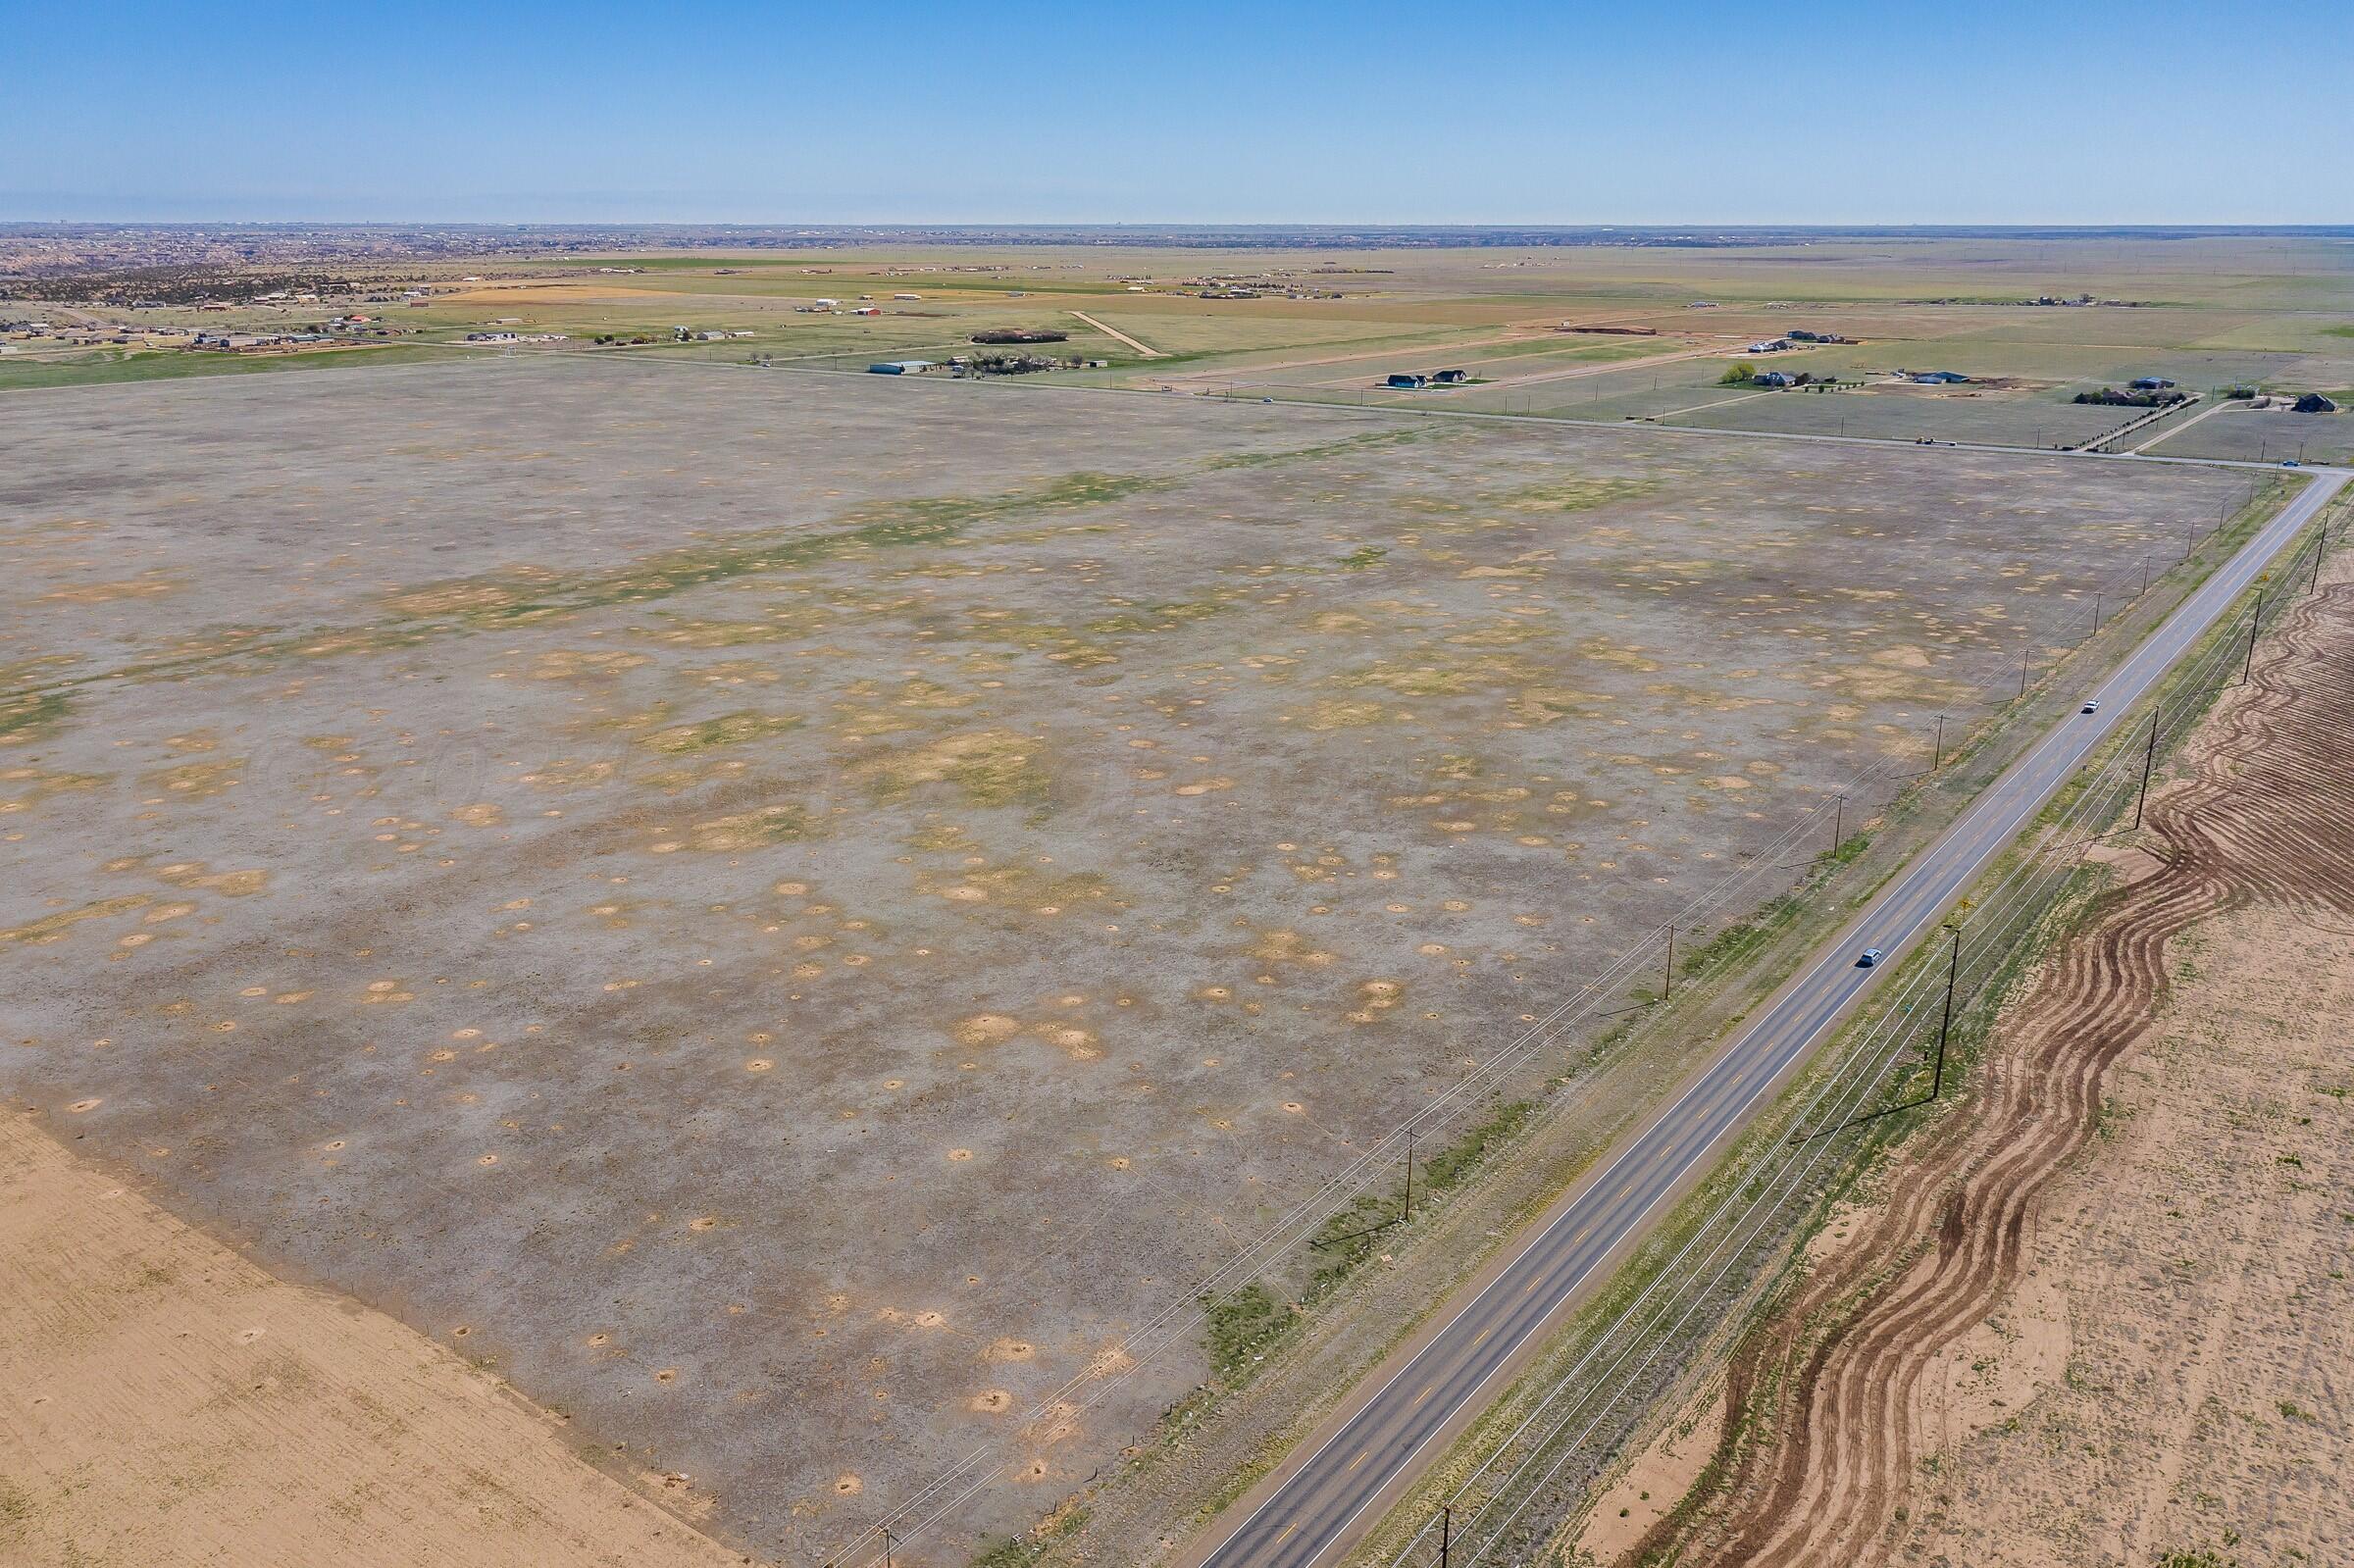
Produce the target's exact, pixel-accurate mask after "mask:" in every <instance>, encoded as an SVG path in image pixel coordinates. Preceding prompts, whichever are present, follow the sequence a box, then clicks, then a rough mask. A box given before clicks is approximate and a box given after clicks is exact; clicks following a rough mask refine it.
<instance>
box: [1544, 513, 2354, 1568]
mask: <svg viewBox="0 0 2354 1568" xmlns="http://www.w3.org/2000/svg"><path fill="white" fill-rule="evenodd" d="M2333 559H2337V564H2336V565H2335V566H2333V567H2331V568H2329V569H2328V570H2325V571H2324V572H2322V573H2321V574H2319V576H2318V578H2317V580H2316V582H2315V583H2314V588H2315V590H2316V591H2313V592H2311V593H2309V594H2304V595H2299V596H2297V597H2296V598H2294V599H2293V600H2292V601H2291V602H2290V603H2288V604H2287V605H2286V606H2284V607H2282V609H2281V612H2280V619H2279V621H2278V623H2277V639H2276V641H2275V642H2274V643H2273V644H2272V645H2270V646H2269V647H2267V648H2266V649H2265V650H2263V652H2262V653H2260V654H2259V655H2258V656H2257V657H2256V658H2255V659H2254V661H2253V662H2252V665H2251V667H2250V668H2251V678H2250V680H2249V682H2248V683H2247V684H2244V685H2238V686H2235V687H2233V688H2232V689H2230V690H2228V691H2226V693H2224V694H2223V695H2222V696H2221V697H2220V698H2219V699H2218V702H2217V705H2216V708H2215V709H2214V711H2213V712H2211V713H2210V714H2209V715H2208V716H2207V717H2206V719H2205V720H2204V722H2203V723H2202V724H2201V725H2200V726H2199V727H2198V728H2197V730H2196V731H2195V732H2194V733H2191V734H2190V735H2189V736H2188V737H2187V744H2186V746H2185V749H2184V751H2183V753H2182V755H2181V756H2180V757H2179V758H2177V759H2176V760H2175V762H2174V763H2173V764H2172V765H2171V766H2170V767H2169V770H2168V772H2169V774H2171V775H2172V777H2171V778H2167V779H2165V780H2164V781H2163V784H2162V787H2160V788H2159V789H2157V790H2154V791H2153V793H2152V795H2151V797H2150V801H2149V812H2148V816H2147V820H2146V823H2144V824H2143V825H2141V826H2139V827H2136V828H2134V829H2130V830H2128V831H2126V832H2125V833H2123V834H2118V835H2110V836H2109V837H2108V839H2107V841H2106V842H2104V843H2103V844H2102V846H2101V848H2100V850H2099V851H2098V852H2097V854H2096V855H2095V856H2094V857H2092V858H2093V860H2094V865H2093V866H2092V867H2088V868H2087V875H2088V876H2091V877H2097V878H2100V879H2103V885H2102V890H2101V891H2100V892H2099V893H2098V895H2097V896H2094V897H2092V898H2091V899H2090V901H2089V902H2087V903H2085V904H2084V905H2082V906H2081V908H2080V910H2079V911H2078V913H2077V916H2076V918H2075V919H2074V920H2073V922H2072V923H2070V924H2069V925H2068V926H2067V927H2066V928H2065V929H2063V930H2061V931H2059V932H2058V933H2056V935H2055V940H2054V942H2053V944H2052V946H2051V948H2050V950H2049V951H2048V953H2047V954H2046V955H2045V956H2044V959H2043V961H2042V964H2041V966H2040V968H2039V970H2038V971H2037V972H2036V973H2035V974H2034V975H2033V976H2032V977H2030V978H2029V980H2028V981H2027V982H2026V983H2025V985H2024V986H2022V988H2021V991H2020V993H2019V994H2018V995H2017V997H2016V999H2015V1000H2014V1001H2012V1002H2011V1003H2010V1004H2009V1005H2008V1006H2007V1007H2006V1009H2005V1011H2004V1013H2003V1014H2002V1016H2001V1018H2000V1019H1999V1020H1998V1022H1997V1024H1996V1026H1995V1030H1994V1033H1993V1037H1992V1038H1991V1040H1990V1042H1989V1044H1988V1048H1987V1056H1986V1060H1985V1066H1984V1069H1983V1071H1982V1073H1978V1074H1974V1075H1973V1076H1974V1077H1976V1078H1978V1079H1979V1080H1980V1082H1978V1083H1977V1084H1976V1085H1975V1086H1974V1087H1972V1088H1971V1089H1970V1091H1969V1097H1968V1098H1967V1099H1966V1100H1965V1102H1964V1104H1965V1106H1966V1107H1967V1113H1966V1114H1964V1113H1957V1114H1954V1115H1952V1116H1951V1117H1950V1118H1949V1119H1948V1120H1947V1121H1946V1122H1945V1123H1943V1124H1942V1125H1939V1126H1937V1127H1935V1128H1933V1129H1931V1130H1929V1131H1927V1132H1926V1133H1924V1135H1923V1136H1921V1137H1919V1138H1916V1139H1914V1140H1912V1141H1911V1142H1910V1143H1909V1144H1908V1145H1907V1146H1906V1147H1905V1148H1904V1149H1903V1150H1902V1152H1901V1153H1900V1154H1899V1155H1898V1156H1897V1157H1896V1158H1895V1159H1894V1160H1893V1161H1892V1162H1891V1164H1890V1166H1889V1168H1888V1169H1886V1170H1885V1171H1883V1172H1881V1173H1879V1174H1878V1176H1877V1177H1876V1178H1875V1179H1874V1180H1873V1181H1872V1182H1871V1183H1870V1184H1869V1186H1868V1189H1867V1190H1866V1191H1865V1192H1864V1193H1863V1194H1862V1195H1861V1197H1860V1199H1859V1200H1858V1201H1856V1202H1854V1203H1852V1204H1848V1205H1844V1206H1842V1207H1841V1208H1840V1209H1838V1210H1837V1211H1836V1212H1835V1213H1834V1214H1833V1215H1832V1216H1831V1218H1830V1219H1829V1221H1828V1222H1827V1224H1826V1225H1825V1227H1824V1231H1825V1234H1823V1235H1821V1236H1818V1237H1817V1238H1816V1239H1815V1240H1814V1241H1813V1242H1812V1243H1811V1244H1810V1257H1811V1266H1810V1268H1809V1269H1808V1271H1807V1274H1806V1277H1805V1278H1804V1280H1803V1281H1802V1282H1801V1283H1799V1284H1798V1285H1797V1286H1795V1287H1794V1288H1793V1290H1792V1292H1791V1295H1790V1297H1789V1299H1787V1300H1786V1301H1784V1302H1783V1303H1782V1304H1781V1305H1780V1306H1779V1307H1778V1308H1777V1309H1776V1311H1775V1312H1774V1313H1772V1314H1771V1315H1770V1316H1769V1317H1768V1318H1767V1319H1766V1321H1765V1322H1764V1323H1762V1324H1761V1325H1759V1326H1758V1327H1757V1328H1756V1330H1755V1332H1754V1333H1753V1334H1752V1335H1751V1336H1750V1337H1749V1338H1748V1340H1746V1341H1745V1343H1744V1345H1743V1347H1742V1350H1741V1351H1740V1353H1739V1356H1738V1358H1737V1360H1736V1364H1735V1368H1734V1370H1733V1372H1732V1374H1731V1375H1730V1376H1729V1378H1727V1379H1726V1380H1725V1387H1726V1388H1728V1389H1729V1390H1731V1391H1733V1392H1732V1396H1731V1405H1732V1414H1733V1418H1734V1419H1733V1422H1732V1425H1731V1427H1730V1428H1729V1429H1728V1428H1727V1422H1726V1414H1725V1412H1726V1405H1725V1402H1724V1401H1723V1400H1722V1399H1721V1398H1720V1399H1719V1401H1718V1404H1717V1408H1716V1411H1715V1412H1714V1414H1713V1415H1709V1416H1706V1417H1704V1418H1703V1419H1702V1420H1701V1421H1699V1422H1696V1423H1695V1425H1694V1431H1695V1433H1696V1434H1697V1442H1694V1441H1690V1440H1689V1439H1682V1438H1679V1439H1676V1440H1672V1441H1666V1442H1662V1443H1660V1444H1658V1445H1657V1449H1656V1451H1655V1452H1654V1453H1652V1454H1647V1455H1646V1456H1644V1458H1643V1459H1641V1460H1638V1462H1637V1464H1636V1466H1635V1470H1634V1472H1630V1476H1629V1478H1628V1479H1627V1480H1626V1481H1622V1482H1620V1483H1619V1486H1618V1489H1617V1491H1616V1492H1614V1493H1613V1495H1612V1497H1611V1498H1610V1499H1609V1500H1610V1502H1612V1503H1617V1504H1618V1505H1619V1507H1620V1508H1621V1510H1623V1511H1621V1512H1620V1513H1619V1514H1618V1516H1617V1517H1618V1519H1620V1520H1626V1519H1630V1518H1631V1519H1633V1522H1632V1523H1631V1524H1620V1523H1616V1522H1613V1520H1612V1518H1610V1517H1609V1516H1608V1515H1602V1514H1599V1513H1598V1515H1597V1516H1596V1518H1595V1519H1594V1520H1593V1521H1591V1522H1590V1523H1589V1524H1588V1526H1587V1528H1586V1531H1585V1533H1584V1543H1585V1544H1586V1546H1587V1548H1588V1549H1589V1551H1590V1552H1591V1553H1592V1555H1591V1557H1590V1558H1589V1560H1592V1561H1597V1562H1610V1563H1620V1562H1635V1561H1650V1560H1656V1557H1657V1556H1658V1555H1659V1554H1662V1553H1667V1554H1670V1555H1672V1556H1673V1558H1674V1560H1676V1561H1679V1562H1692V1563H1704V1564H1725V1565H1728V1568H1729V1565H1735V1564H1739V1565H1749V1564H1797V1563H1811V1562H1819V1561H1863V1562H1872V1563H1888V1564H1912V1563H1922V1564H1934V1563H1943V1562H1960V1561H1969V1562H1973V1563H1987V1564H2002V1565H2010V1564H2018V1565H2021V1568H2025V1565H2030V1564H2032V1565H2042V1564H2065V1565H2070V1568H2075V1565H2086V1568H2090V1565H2094V1564H2111V1563H2135V1562H2160V1563H2168V1564H2175V1563H2200V1564H2204V1563H2215V1562H2233V1561H2237V1562H2249V1563H2256V1562H2266V1563H2309V1562H2310V1563H2318V1562H2330V1561H2335V1560H2337V1559H2339V1558H2342V1557H2343V1556H2345V1554H2346V1551H2347V1548H2348V1545H2349V1543H2354V1511H2350V1510H2349V1509H2348V1507H2347V1504H2346V1500H2345V1496H2344V1493H2343V1491H2342V1489H2340V1488H2337V1487H2335V1486H2334V1485H2332V1484H2331V1478H2334V1477H2335V1476H2337V1475H2339V1474H2341V1473H2343V1471H2344V1470H2345V1468H2346V1466H2347V1463H2348V1460H2349V1454H2348V1448H2349V1441H2348V1411H2347V1406H2346V1398H2345V1394H2344V1391H2343V1387H2342V1380H2341V1379H2340V1378H2339V1376H2338V1371H2339V1369H2340V1368H2342V1367H2343V1366H2344V1364H2345V1362H2346V1359H2347V1357H2348V1356H2349V1354H2354V1337H2350V1336H2349V1332H2348V1324H2349V1323H2350V1322H2354V1318H2350V1317H2349V1315H2348V1314H2347V1313H2346V1312H2345V1311H2344V1309H2343V1308H2344V1297H2345V1292H2346V1284H2345V1282H2346V1266H2347V1262H2348V1251H2349V1247H2348V1224H2349V1211H2350V1210H2354V1184H2350V1183H2349V1181H2348V1177H2347V1172H2348V1168H2349V1167H2348V1164H2347V1154H2348V1151H2349V1148H2350V1146H2354V1118H2350V1116H2349V1111H2348V1106H2347V1100H2348V1092H2349V1087H2350V1086H2349V1084H2348V1075H2347V1070H2346V1061H2345V1055H2344V1051H2343V1049H2342V1038H2341V1036H2342V1031H2341V1030H2340V1029H2339V1028H2338V1027H2337V1020H2338V1019H2340V1018H2342V1017H2343V1016H2344V1014H2345V1011H2346V1009H2347V1007H2348V1006H2349V1005H2350V1004H2354V994H2349V991H2350V989H2354V969H2350V968H2349V966H2348V964H2347V962H2346V958H2347V948H2348V940H2349V936H2348V932H2347V928H2346V925H2345V917H2346V915H2347V913H2348V911H2349V910H2354V875H2349V868H2350V867H2354V835H2349V834H2348V833H2347V831H2346V830H2345V826H2344V823H2345V814H2344V811H2343V809H2342V807H2341V804H2340V802H2341V801H2342V800H2343V798H2344V796H2345V779H2344V769H2343V766H2342V762H2343V737H2344V735H2345V733H2346V721H2347V714H2348V707H2349V704H2348V702H2347V699H2346V697H2345V695H2344V691H2343V683H2342V680H2341V679H2340V671H2341V670H2342V668H2343V664H2344V660H2345V657H2346V654H2347V651H2348V649H2349V647H2354V573H2349V572H2348V571H2347V570H2346V567H2345V565H2344V563H2343V561H2342V558H2333ZM1998 1235H1999V1236H2000V1237H2001V1238H2002V1239H2003V1240H2002V1242H2001V1243H2000V1244H1997V1243H1996V1238H1997V1236H1998ZM1708 1429H1716V1430H1708ZM1721 1430H1731V1431H1733V1432H1736V1433H1741V1434H1746V1435H1747V1436H1746V1439H1745V1440H1744V1441H1740V1442H1732V1443H1730V1444H1729V1445H1728V1446H1727V1447H1725V1448H1723V1449H1720V1450H1718V1451H1717V1459H1718V1462H1717V1464H1716V1465H1715V1466H1714V1467H1713V1473H1712V1474H1711V1475H1710V1476H1709V1478H1708V1479H1707V1480H1706V1481H1701V1469H1702V1467H1701V1465H1700V1464H1698V1463H1697V1462H1695V1459H1696V1456H1699V1455H1705V1454H1706V1453H1707V1452H1708V1451H1709V1450H1710V1449H1711V1448H1713V1447H1714V1445H1715V1442H1716V1431H1721ZM1679 1443H1680V1451H1681V1458H1680V1460H1678V1461H1677V1462H1675V1463H1672V1464H1670V1463H1668V1461H1670V1460H1671V1459H1675V1458H1676V1455H1675V1454H1674V1453H1673V1452H1672V1451H1671V1450H1675V1449H1676V1448H1677V1447H1678V1445H1679ZM1638 1474H1642V1475H1647V1476H1648V1479H1649V1481H1650V1485H1651V1486H1652V1487H1654V1488H1657V1491H1656V1492H1654V1491H1651V1490H1646V1489H1645V1488H1643V1487H1642V1486H1641V1485H1640V1484H1639V1483H1638V1482H1637V1480H1636V1476H1637V1475H1638ZM1696 1481H1701V1490H1700V1491H1699V1492H1695V1493H1694V1494H1693V1496H1692V1497H1690V1498H1689V1499H1688V1500H1687V1501H1686V1502H1685V1503H1684V1504H1683V1506H1681V1507H1678V1506H1676V1500H1677V1499H1678V1498H1679V1497H1682V1496H1683V1494H1684V1492H1685V1489H1686V1488H1689V1487H1692V1486H1693V1485H1694V1484H1695V1482H1696ZM1628 1492H1636V1493H1638V1495H1634V1496H1629V1495H1627V1493H1628ZM1638 1509H1639V1510H1640V1514H1641V1516H1642V1517H1640V1518H1635V1517H1634V1516H1635V1515H1636V1514H1637V1511H1638Z"/></svg>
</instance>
